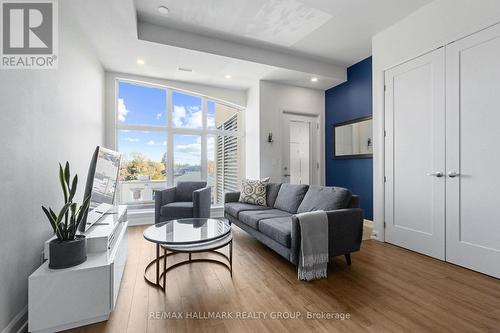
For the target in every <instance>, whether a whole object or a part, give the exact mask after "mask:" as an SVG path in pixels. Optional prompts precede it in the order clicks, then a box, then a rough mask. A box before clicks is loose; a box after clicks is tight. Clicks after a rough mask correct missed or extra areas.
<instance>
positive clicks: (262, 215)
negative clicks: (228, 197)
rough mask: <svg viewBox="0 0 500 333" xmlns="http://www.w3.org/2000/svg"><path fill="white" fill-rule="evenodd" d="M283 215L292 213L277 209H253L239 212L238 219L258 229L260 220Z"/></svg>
mask: <svg viewBox="0 0 500 333" xmlns="http://www.w3.org/2000/svg"><path fill="white" fill-rule="evenodd" d="M284 216H292V215H291V214H290V213H288V212H284V211H282V210H279V209H267V210H253V211H244V212H240V214H239V220H240V221H241V222H243V223H245V224H246V225H248V226H250V227H252V228H254V229H258V226H259V221H260V220H264V219H270V218H273V217H284Z"/></svg>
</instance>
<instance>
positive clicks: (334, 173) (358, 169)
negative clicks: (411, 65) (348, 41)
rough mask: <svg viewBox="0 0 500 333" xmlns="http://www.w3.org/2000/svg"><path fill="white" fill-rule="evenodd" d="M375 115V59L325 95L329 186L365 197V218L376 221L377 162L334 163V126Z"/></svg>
mask: <svg viewBox="0 0 500 333" xmlns="http://www.w3.org/2000/svg"><path fill="white" fill-rule="evenodd" d="M371 114H372V58H371V57H370V58H367V59H365V60H362V61H360V62H358V63H357V64H355V65H352V66H351V67H349V68H348V69H347V81H346V82H344V83H342V84H341V85H338V86H336V87H334V88H331V89H329V90H327V91H326V92H325V126H326V128H325V141H326V142H325V149H326V151H325V161H326V185H328V186H341V187H346V188H348V189H350V190H351V191H352V192H353V193H354V194H358V195H359V196H360V197H361V208H363V210H364V213H365V218H366V219H370V220H373V160H372V159H352V160H334V159H333V124H336V123H341V122H344V121H348V120H352V119H356V118H361V117H365V116H370V115H371Z"/></svg>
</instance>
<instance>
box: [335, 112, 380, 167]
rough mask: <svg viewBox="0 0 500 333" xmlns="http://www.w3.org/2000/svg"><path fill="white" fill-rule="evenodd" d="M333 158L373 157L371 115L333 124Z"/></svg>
mask: <svg viewBox="0 0 500 333" xmlns="http://www.w3.org/2000/svg"><path fill="white" fill-rule="evenodd" d="M332 139H333V158H334V159H355V158H373V136H372V117H371V116H368V117H363V118H358V119H353V120H349V121H346V122H343V123H338V124H333V138H332Z"/></svg>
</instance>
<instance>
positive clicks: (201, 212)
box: [193, 187, 212, 218]
mask: <svg viewBox="0 0 500 333" xmlns="http://www.w3.org/2000/svg"><path fill="white" fill-rule="evenodd" d="M211 195H212V189H211V188H210V187H205V188H200V189H199V190H196V191H194V192H193V217H203V218H209V217H210V205H211V203H212V197H211Z"/></svg>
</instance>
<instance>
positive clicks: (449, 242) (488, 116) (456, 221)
mask: <svg viewBox="0 0 500 333" xmlns="http://www.w3.org/2000/svg"><path fill="white" fill-rule="evenodd" d="M446 60H447V61H446V63H447V68H446V73H447V74H446V86H447V88H446V103H447V111H446V113H447V115H446V118H447V119H446V133H447V137H446V143H447V159H446V162H447V167H448V168H447V170H448V172H452V173H454V174H451V175H449V176H448V177H447V188H446V190H447V192H446V196H447V197H446V216H447V222H446V260H447V261H450V262H452V263H455V264H458V265H462V266H465V267H468V268H471V269H474V270H477V271H480V272H483V273H486V274H489V275H493V276H496V277H500V171H499V170H500V150H499V149H498V144H499V143H500V127H499V124H500V26H495V27H493V28H490V29H487V30H484V31H482V32H479V33H477V34H474V35H472V36H470V37H467V38H465V39H462V40H459V41H457V42H455V43H453V44H450V45H449V46H448V47H447V49H446ZM455 173H456V175H455ZM453 176H454V177H453Z"/></svg>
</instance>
